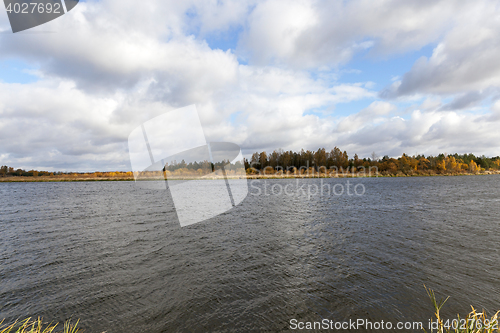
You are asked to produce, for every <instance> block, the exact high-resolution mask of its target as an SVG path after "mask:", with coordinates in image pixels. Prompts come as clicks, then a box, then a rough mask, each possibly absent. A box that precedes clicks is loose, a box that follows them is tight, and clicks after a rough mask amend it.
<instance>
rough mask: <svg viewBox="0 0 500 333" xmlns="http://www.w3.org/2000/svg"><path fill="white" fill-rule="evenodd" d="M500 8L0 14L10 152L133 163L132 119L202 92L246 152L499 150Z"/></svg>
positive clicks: (122, 6) (162, 4) (117, 7)
mask: <svg viewBox="0 0 500 333" xmlns="http://www.w3.org/2000/svg"><path fill="white" fill-rule="evenodd" d="M495 13H497V14H499V15H500V11H499V4H498V3H497V2H496V1H493V0H491V1H487V0H480V1H463V2H460V3H459V4H457V3H452V2H449V1H444V0H442V1H435V2H422V1H417V0H411V1H406V2H400V1H395V0H377V1H368V0H351V1H312V0H311V1H308V0H300V1H284V0H266V1H257V0H248V1H233V0H220V1H216V2H206V1H196V0H188V1H183V2H174V1H160V0H152V1H150V2H148V4H147V5H140V6H138V5H137V3H136V2H134V1H130V0H101V1H84V2H80V4H79V5H78V6H76V7H75V9H74V10H72V11H71V12H69V13H67V14H66V15H64V16H62V17H60V18H58V19H56V20H53V21H51V22H48V23H46V24H44V25H42V26H39V27H35V28H33V29H30V30H28V31H27V32H25V33H18V34H12V32H11V30H10V26H9V21H8V19H7V15H6V13H5V12H2V13H0V49H1V50H2V53H0V164H7V165H14V166H16V167H23V168H27V169H30V168H38V169H45V170H56V169H57V170H76V171H89V170H90V171H93V170H130V161H129V157H128V146H127V138H128V135H129V134H130V133H131V131H133V129H134V128H136V127H137V126H140V124H141V123H143V122H145V121H147V120H149V119H151V118H154V117H155V116H158V115H160V114H163V113H165V112H169V111H171V110H175V109H178V108H181V107H184V106H187V105H192V104H194V105H196V107H197V109H198V112H199V115H200V119H201V121H202V123H203V126H204V131H205V135H206V138H207V140H209V141H210V140H211V141H217V140H219V141H229V142H234V143H237V144H238V145H240V146H241V147H242V149H243V152H244V154H245V155H247V156H249V155H251V154H252V153H253V152H255V151H262V150H266V151H272V150H274V149H278V148H282V149H293V150H300V149H302V148H304V149H315V150H316V149H318V148H320V147H325V148H327V149H331V148H333V147H334V146H339V147H340V148H341V149H342V150H347V151H348V153H349V154H350V155H354V154H355V153H357V154H358V155H359V156H362V157H364V156H365V157H368V156H370V155H371V153H372V152H376V153H377V155H379V156H383V155H389V156H395V157H397V156H400V155H401V154H402V153H404V152H408V153H410V154H411V153H414V152H419V153H424V154H427V155H429V154H439V153H441V152H448V153H451V152H457V153H466V152H467V153H469V152H472V153H475V154H478V155H482V154H485V155H489V156H496V155H499V152H498V147H497V146H496V145H495V144H494V143H495V142H498V140H499V139H500V137H498V136H499V134H498V131H497V130H496V128H498V126H499V125H500V123H499V122H500V103H499V102H498V98H499V96H500V61H499V60H498V54H499V52H500V37H499V36H498V33H497V32H498V31H499V30H500V23H499V22H498V20H496V19H495V17H497V16H498V15H494V14H495ZM44 31H52V32H53V33H51V34H46V33H41V32H44Z"/></svg>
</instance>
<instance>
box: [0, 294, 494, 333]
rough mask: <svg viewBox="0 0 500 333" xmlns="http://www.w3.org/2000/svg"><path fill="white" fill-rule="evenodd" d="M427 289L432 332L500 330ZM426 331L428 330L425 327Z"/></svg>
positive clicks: (491, 320)
mask: <svg viewBox="0 0 500 333" xmlns="http://www.w3.org/2000/svg"><path fill="white" fill-rule="evenodd" d="M425 290H426V291H427V295H429V298H430V299H431V302H432V305H433V306H434V310H435V312H434V314H435V316H436V321H434V322H433V325H432V326H431V327H430V330H431V332H436V333H451V332H455V333H494V332H500V323H499V314H500V311H498V312H497V313H495V314H494V315H493V316H492V317H490V318H488V316H487V315H486V312H485V311H484V310H483V311H482V312H477V311H476V309H474V307H473V306H471V308H472V311H471V312H470V313H469V314H468V315H467V316H466V317H465V318H460V315H458V316H457V318H456V319H453V320H449V319H448V320H444V319H443V318H441V314H440V311H441V308H442V307H443V305H444V303H446V301H447V300H448V298H449V297H447V298H446V299H441V300H440V301H437V300H436V295H435V294H434V291H433V290H432V289H427V287H425ZM424 331H425V332H427V331H426V330H425V329H424ZM0 333H1V332H0Z"/></svg>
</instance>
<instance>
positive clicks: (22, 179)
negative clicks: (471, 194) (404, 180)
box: [0, 170, 500, 183]
mask: <svg viewBox="0 0 500 333" xmlns="http://www.w3.org/2000/svg"><path fill="white" fill-rule="evenodd" d="M498 174H500V170H487V171H482V172H475V173H427V174H421V173H414V174H404V173H397V174H387V173H385V174H384V173H374V174H364V173H358V174H356V173H345V174H343V173H338V174H335V175H331V174H324V173H314V174H303V175H295V174H266V175H263V174H250V175H247V176H228V177H227V178H228V179H314V178H378V177H383V178H392V177H438V176H440V177H444V176H446V177H449V176H478V175H498ZM197 179H203V180H217V179H224V177H223V176H215V177H214V176H210V177H189V176H188V177H168V180H197ZM158 180H164V179H163V178H161V177H149V178H147V177H146V178H141V181H158ZM102 181H105V182H107V181H134V177H133V176H128V177H93V176H81V175H79V176H72V175H54V176H39V177H29V176H8V177H0V182H3V183H18V182H19V183H44V182H102Z"/></svg>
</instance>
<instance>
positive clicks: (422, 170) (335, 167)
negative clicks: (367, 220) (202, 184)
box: [0, 147, 500, 179]
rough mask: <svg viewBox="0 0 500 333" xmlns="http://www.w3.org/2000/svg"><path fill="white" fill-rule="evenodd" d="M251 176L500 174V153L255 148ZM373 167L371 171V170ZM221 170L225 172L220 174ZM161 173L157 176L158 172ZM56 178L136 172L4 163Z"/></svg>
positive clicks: (168, 170) (182, 165) (181, 173)
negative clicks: (362, 152) (385, 153)
mask: <svg viewBox="0 0 500 333" xmlns="http://www.w3.org/2000/svg"><path fill="white" fill-rule="evenodd" d="M243 162H244V168H245V170H246V174H247V175H249V176H252V175H253V176H258V175H264V176H272V175H281V176H309V175H311V174H313V175H317V176H321V175H324V176H334V175H341V176H342V175H346V173H347V174H349V175H351V176H352V175H358V174H361V173H363V174H365V175H366V174H368V173H369V175H372V176H373V175H376V176H418V175H423V176H425V175H458V174H476V173H498V172H500V157H499V156H496V157H485V156H480V157H479V156H475V155H474V154H472V153H471V154H453V155H451V154H446V153H443V154H439V155H437V156H432V155H429V156H424V155H413V156H410V155H407V154H403V155H402V156H400V157H398V158H393V157H389V156H383V157H382V158H379V157H378V156H377V155H376V154H375V153H372V154H371V157H369V158H362V159H361V158H359V157H358V155H357V154H354V156H352V157H349V155H348V154H347V152H346V151H342V150H341V149H340V148H338V147H334V148H333V149H331V150H330V151H328V150H326V149H325V148H320V149H318V150H317V151H310V150H304V149H302V150H301V151H300V152H295V151H292V150H289V151H284V150H282V149H278V150H275V151H273V152H271V153H267V152H265V151H263V152H255V153H254V154H253V155H252V156H251V158H250V159H246V158H244V159H243ZM228 164H229V161H222V162H217V163H215V164H214V163H210V162H207V161H200V162H191V163H186V162H185V161H184V160H182V161H181V162H179V163H177V162H175V161H173V162H171V163H170V164H167V165H165V167H164V168H163V171H157V172H151V173H152V174H153V173H154V174H155V175H156V173H158V175H161V176H165V177H189V176H197V175H198V176H203V175H207V174H209V173H210V172H217V171H219V170H221V169H222V167H223V166H224V165H225V167H224V169H225V172H227V174H228V175H230V176H231V175H239V174H241V173H240V170H242V169H243V165H242V164H241V162H236V163H235V164H231V165H229V166H228ZM367 170H369V172H368V171H367ZM219 173H220V172H219ZM158 175H156V176H158ZM21 176H22V177H42V176H44V178H46V177H48V178H50V177H56V178H82V179H85V178H95V179H115V178H120V179H122V178H133V176H134V174H133V173H132V172H130V171H113V172H98V171H96V172H90V173H75V172H48V171H37V170H29V171H26V170H23V169H15V168H13V167H8V166H2V167H0V177H21Z"/></svg>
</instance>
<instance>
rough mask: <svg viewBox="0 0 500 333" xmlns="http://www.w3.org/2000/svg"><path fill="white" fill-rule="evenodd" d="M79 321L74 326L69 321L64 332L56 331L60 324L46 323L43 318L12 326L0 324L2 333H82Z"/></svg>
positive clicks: (64, 326) (65, 324)
mask: <svg viewBox="0 0 500 333" xmlns="http://www.w3.org/2000/svg"><path fill="white" fill-rule="evenodd" d="M79 321H80V320H78V321H77V322H76V323H75V324H74V325H73V324H71V321H70V320H68V321H66V322H65V323H64V325H63V327H62V330H56V328H57V325H58V323H56V324H52V323H44V322H43V319H42V318H37V319H34V320H32V319H31V318H27V319H24V320H22V321H16V322H15V323H14V324H11V325H8V326H7V325H3V322H4V321H3V320H2V321H1V322H0V333H77V332H79V331H80V329H79V328H77V326H78V322H79Z"/></svg>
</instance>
